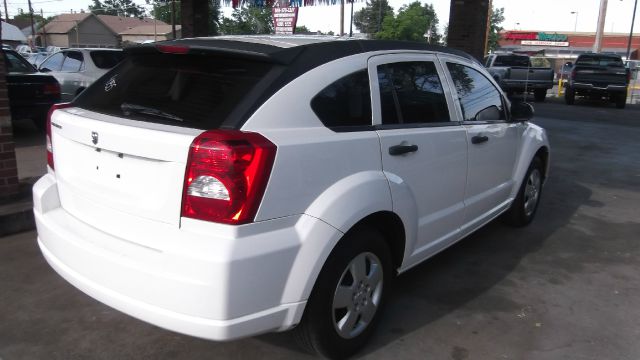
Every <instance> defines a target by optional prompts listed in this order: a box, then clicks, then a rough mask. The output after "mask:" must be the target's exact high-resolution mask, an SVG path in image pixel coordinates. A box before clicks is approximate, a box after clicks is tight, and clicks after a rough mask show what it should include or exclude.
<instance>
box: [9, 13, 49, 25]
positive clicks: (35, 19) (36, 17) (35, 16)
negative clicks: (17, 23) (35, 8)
mask: <svg viewBox="0 0 640 360" xmlns="http://www.w3.org/2000/svg"><path fill="white" fill-rule="evenodd" d="M13 19H14V20H18V19H25V20H29V21H30V20H31V15H30V14H29V13H28V12H23V13H22V14H18V15H16V16H14V17H13ZM43 20H44V18H43V17H42V16H40V14H36V13H33V22H34V23H37V24H40V23H42V21H43Z"/></svg>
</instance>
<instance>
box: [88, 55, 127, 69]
mask: <svg viewBox="0 0 640 360" xmlns="http://www.w3.org/2000/svg"><path fill="white" fill-rule="evenodd" d="M122 59H124V53H123V52H122V51H100V50H98V51H92V52H91V60H93V63H94V64H96V66H97V67H98V68H100V69H111V68H112V67H114V66H116V65H118V63H119V62H120V61H122Z"/></svg>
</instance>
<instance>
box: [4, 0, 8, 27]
mask: <svg viewBox="0 0 640 360" xmlns="http://www.w3.org/2000/svg"><path fill="white" fill-rule="evenodd" d="M4 19H5V22H6V23H7V24H8V23H9V10H7V0H4Z"/></svg>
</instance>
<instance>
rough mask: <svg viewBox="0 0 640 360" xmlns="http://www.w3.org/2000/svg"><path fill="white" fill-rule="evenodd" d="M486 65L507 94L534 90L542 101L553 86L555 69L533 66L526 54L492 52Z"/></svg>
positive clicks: (534, 94)
mask: <svg viewBox="0 0 640 360" xmlns="http://www.w3.org/2000/svg"><path fill="white" fill-rule="evenodd" d="M484 65H485V67H486V68H487V70H489V73H490V74H491V76H493V78H494V79H495V80H496V82H497V83H498V84H500V87H501V88H502V90H504V91H505V92H506V93H507V95H512V94H516V93H531V92H532V93H533V96H534V98H535V100H536V101H540V102H542V101H544V99H545V98H546V96H547V90H549V89H551V88H553V76H554V72H553V70H552V69H551V68H542V67H532V66H531V59H530V58H529V57H528V56H526V55H516V54H506V55H496V54H491V55H488V56H487V57H485V59H484Z"/></svg>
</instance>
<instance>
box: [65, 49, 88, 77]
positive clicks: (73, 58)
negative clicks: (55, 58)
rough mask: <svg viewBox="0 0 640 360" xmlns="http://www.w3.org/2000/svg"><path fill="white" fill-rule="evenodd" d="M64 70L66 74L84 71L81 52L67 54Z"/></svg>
mask: <svg viewBox="0 0 640 360" xmlns="http://www.w3.org/2000/svg"><path fill="white" fill-rule="evenodd" d="M65 55H66V56H65V58H64V62H63V63H62V70H61V71H64V72H78V71H80V69H82V62H83V56H82V53H81V52H79V51H68V52H66V53H65Z"/></svg>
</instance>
